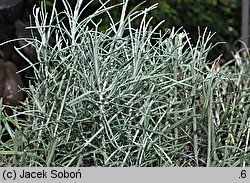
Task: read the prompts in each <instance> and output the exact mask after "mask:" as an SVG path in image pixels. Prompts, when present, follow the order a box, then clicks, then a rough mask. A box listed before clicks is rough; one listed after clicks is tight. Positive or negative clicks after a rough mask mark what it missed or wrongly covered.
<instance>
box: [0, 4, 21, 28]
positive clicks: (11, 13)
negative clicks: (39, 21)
mask: <svg viewBox="0 0 250 183" xmlns="http://www.w3.org/2000/svg"><path fill="white" fill-rule="evenodd" d="M22 3H23V0H0V16H1V23H2V24H10V23H13V22H15V20H17V19H18V18H19V17H20V15H21V9H22Z"/></svg>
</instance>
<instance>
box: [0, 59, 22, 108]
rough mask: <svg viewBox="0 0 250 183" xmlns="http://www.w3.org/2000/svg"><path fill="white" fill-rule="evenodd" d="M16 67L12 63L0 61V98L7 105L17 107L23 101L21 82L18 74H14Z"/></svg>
mask: <svg viewBox="0 0 250 183" xmlns="http://www.w3.org/2000/svg"><path fill="white" fill-rule="evenodd" d="M17 71H18V70H17V67H16V65H15V64H14V63H12V62H10V61H7V62H4V61H3V60H0V97H2V98H3V103H4V104H7V105H18V104H19V103H20V101H23V100H24V92H23V91H21V90H20V87H23V86H24V85H23V81H22V78H21V75H20V74H16V72H17Z"/></svg>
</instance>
